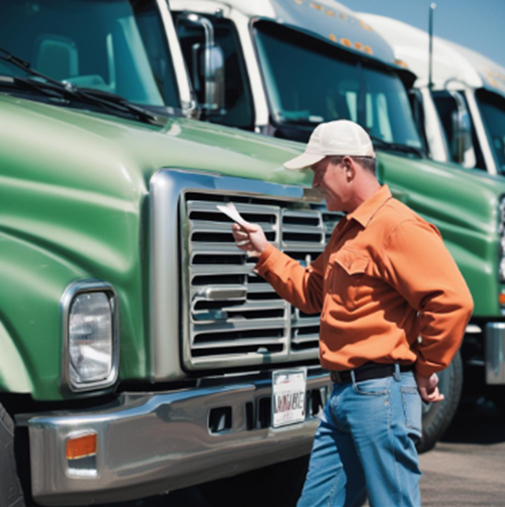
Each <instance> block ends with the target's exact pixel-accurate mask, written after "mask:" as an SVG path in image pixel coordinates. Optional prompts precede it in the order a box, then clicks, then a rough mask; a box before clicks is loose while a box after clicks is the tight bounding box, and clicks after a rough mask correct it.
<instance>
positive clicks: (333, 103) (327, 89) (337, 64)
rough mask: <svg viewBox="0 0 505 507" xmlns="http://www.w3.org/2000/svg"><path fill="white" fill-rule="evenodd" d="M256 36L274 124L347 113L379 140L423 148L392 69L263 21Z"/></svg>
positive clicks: (313, 121)
mask: <svg viewBox="0 0 505 507" xmlns="http://www.w3.org/2000/svg"><path fill="white" fill-rule="evenodd" d="M255 38H256V42H257V47H258V53H259V58H260V62H261V68H262V71H263V77H264V81H265V84H266V88H267V94H268V97H269V101H270V106H271V113H272V116H273V119H274V121H275V122H276V123H277V124H280V125H282V124H284V125H298V126H299V128H305V129H307V128H310V129H313V128H314V127H315V126H316V125H317V124H318V123H320V122H322V121H330V120H337V119H349V120H353V121H356V122H358V123H359V124H360V125H361V126H363V127H364V128H365V129H367V131H368V132H369V133H370V134H371V135H373V136H374V137H376V138H379V139H382V140H383V141H387V142H388V143H395V144H398V145H406V146H410V147H413V148H419V149H422V147H423V145H422V142H421V139H420V136H419V134H418V132H417V130H416V127H415V124H414V122H413V119H412V114H411V111H410V106H409V102H408V97H407V93H406V91H405V88H404V86H403V84H402V82H401V80H400V78H399V77H398V76H397V75H396V74H395V73H394V72H392V71H388V70H386V69H381V68H378V67H372V66H369V65H367V64H365V63H362V62H361V61H359V60H358V57H356V56H353V55H352V54H350V53H347V52H346V51H342V50H339V49H338V48H335V47H333V46H332V45H331V44H327V43H325V42H323V41H318V40H316V39H315V38H313V37H309V36H306V35H303V34H301V33H299V32H296V31H294V30H291V29H287V28H284V27H279V26H276V25H275V24H274V23H270V22H266V21H261V22H258V23H256V24H255ZM379 148H380V147H379Z"/></svg>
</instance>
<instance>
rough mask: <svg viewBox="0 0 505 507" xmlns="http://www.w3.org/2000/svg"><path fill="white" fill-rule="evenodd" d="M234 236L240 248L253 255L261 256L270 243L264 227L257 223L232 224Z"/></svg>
mask: <svg viewBox="0 0 505 507" xmlns="http://www.w3.org/2000/svg"><path fill="white" fill-rule="evenodd" d="M232 231H233V238H234V239H235V243H236V245H237V247H238V248H240V250H244V251H245V252H249V253H250V255H251V257H259V256H260V255H261V254H262V253H263V250H265V248H266V247H267V245H268V240H267V238H266V236H265V233H264V232H263V229H262V228H261V227H260V226H259V225H257V224H249V225H248V226H247V227H246V226H245V225H239V224H233V225H232Z"/></svg>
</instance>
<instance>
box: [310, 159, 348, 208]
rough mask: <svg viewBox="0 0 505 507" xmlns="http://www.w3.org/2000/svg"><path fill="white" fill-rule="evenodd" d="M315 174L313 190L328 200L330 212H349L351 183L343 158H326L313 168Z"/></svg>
mask: <svg viewBox="0 0 505 507" xmlns="http://www.w3.org/2000/svg"><path fill="white" fill-rule="evenodd" d="M311 170H312V172H313V173H314V181H313V182H312V188H316V189H317V190H319V192H320V193H321V194H322V195H323V197H324V198H325V199H326V205H327V206H328V210H329V211H348V210H347V209H346V208H347V203H348V198H349V191H350V188H349V182H348V180H347V177H346V168H345V165H344V164H343V159H342V158H335V157H326V158H324V159H323V160H321V161H320V162H318V163H317V164H315V165H313V166H312V167H311Z"/></svg>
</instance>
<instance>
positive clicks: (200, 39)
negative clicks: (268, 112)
mask: <svg viewBox="0 0 505 507" xmlns="http://www.w3.org/2000/svg"><path fill="white" fill-rule="evenodd" d="M205 17H206V18H207V19H209V20H210V21H211V22H212V24H213V26H214V37H215V42H216V44H217V45H219V46H220V47H221V49H222V50H223V53H224V59H225V63H224V71H225V92H224V96H225V110H226V113H225V114H224V115H219V114H215V115H211V116H209V117H208V118H206V119H207V120H209V121H211V122H213V123H219V124H222V125H229V126H230V127H238V128H242V129H246V130H254V112H253V104H252V95H251V89H250V86H249V82H248V79H247V74H246V68H245V61H244V57H243V55H242V51H241V49H240V41H239V38H238V33H237V30H236V28H235V25H234V24H233V22H232V21H230V20H228V19H223V18H217V17H215V16H205ZM174 18H175V21H176V26H177V33H178V35H179V40H180V43H181V48H182V52H183V55H184V60H185V61H186V65H187V67H188V70H189V72H190V74H191V72H192V69H194V68H197V69H199V70H198V75H197V76H193V82H192V85H193V89H194V91H195V93H196V96H197V99H198V102H199V103H200V104H203V103H205V78H204V75H203V69H202V68H201V67H200V66H199V65H195V64H196V62H194V61H193V59H194V58H195V57H196V55H198V52H197V51H195V50H194V48H195V44H201V45H202V46H203V44H204V43H205V34H204V31H203V28H202V27H201V26H199V25H197V24H194V23H189V22H187V21H184V20H182V19H181V18H180V13H179V15H178V13H174ZM195 77H196V79H195Z"/></svg>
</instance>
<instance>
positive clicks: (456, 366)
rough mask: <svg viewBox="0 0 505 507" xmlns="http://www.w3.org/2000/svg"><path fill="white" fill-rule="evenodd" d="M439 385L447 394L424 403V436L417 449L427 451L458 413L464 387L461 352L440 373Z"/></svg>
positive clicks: (443, 392) (442, 391)
mask: <svg viewBox="0 0 505 507" xmlns="http://www.w3.org/2000/svg"><path fill="white" fill-rule="evenodd" d="M438 378H439V383H438V387H439V389H440V392H441V393H442V394H444V395H445V400H444V401H441V402H439V403H429V404H428V403H423V436H422V439H421V441H420V442H419V444H418V446H417V450H418V451H419V452H420V453H421V452H426V451H429V450H430V449H432V448H433V447H434V446H435V444H436V443H437V442H438V441H439V440H440V438H442V435H443V434H444V433H445V430H446V429H447V428H448V426H449V424H451V421H452V419H453V417H454V414H455V413H456V409H457V408H458V405H459V400H460V399H461V390H462V388H463V362H462V360H461V354H460V352H459V351H458V353H457V354H456V355H455V356H454V359H453V360H452V362H451V364H450V365H449V366H448V367H447V368H446V369H445V370H443V371H441V372H440V373H439V374H438Z"/></svg>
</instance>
